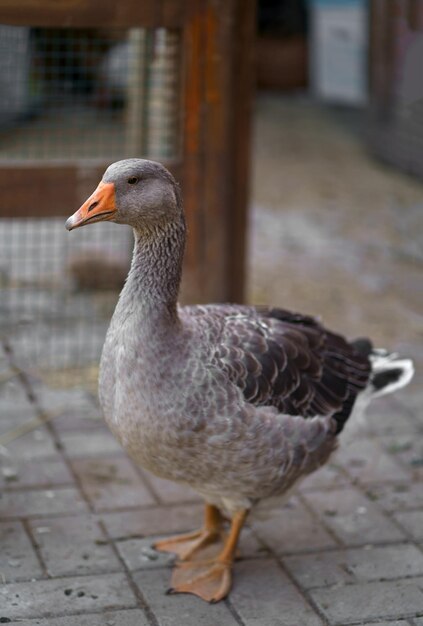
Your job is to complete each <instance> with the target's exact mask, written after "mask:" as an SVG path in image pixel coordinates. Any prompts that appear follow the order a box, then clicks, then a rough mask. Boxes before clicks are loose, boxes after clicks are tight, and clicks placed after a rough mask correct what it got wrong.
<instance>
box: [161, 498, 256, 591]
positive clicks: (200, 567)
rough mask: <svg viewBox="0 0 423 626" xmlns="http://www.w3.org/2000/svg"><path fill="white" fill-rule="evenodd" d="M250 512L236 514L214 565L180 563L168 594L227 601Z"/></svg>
mask: <svg viewBox="0 0 423 626" xmlns="http://www.w3.org/2000/svg"><path fill="white" fill-rule="evenodd" d="M247 514H248V511H245V510H244V511H239V512H238V513H236V514H235V516H234V518H233V520H232V524H231V530H230V533H229V535H228V538H227V540H226V542H225V546H224V548H223V550H222V552H221V553H220V554H219V555H218V556H217V557H216V558H214V559H212V560H210V561H202V562H201V561H187V562H185V563H177V564H176V566H175V568H174V570H173V572H172V580H171V588H170V589H169V592H168V593H193V594H194V595H196V596H198V597H200V598H202V599H203V600H206V601H207V602H219V600H223V598H225V597H226V596H227V595H228V593H229V591H230V588H231V584H232V564H233V561H234V558H235V552H236V546H237V543H238V539H239V535H240V533H241V529H242V527H243V525H244V522H245V519H246V517H247Z"/></svg>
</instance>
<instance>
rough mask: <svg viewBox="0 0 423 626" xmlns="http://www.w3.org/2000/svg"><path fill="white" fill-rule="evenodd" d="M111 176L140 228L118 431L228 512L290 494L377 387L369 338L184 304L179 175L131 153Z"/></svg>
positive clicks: (119, 363)
mask: <svg viewBox="0 0 423 626" xmlns="http://www.w3.org/2000/svg"><path fill="white" fill-rule="evenodd" d="M103 181H104V182H106V183H107V182H112V183H114V186H115V197H116V209H117V210H116V214H115V215H114V218H113V221H115V222H118V223H127V224H130V225H131V226H132V227H133V229H134V235H135V247H134V255H133V260H132V265H131V269H130V272H129V275H128V278H127V281H126V284H125V286H124V289H123V291H122V293H121V296H120V299H119V302H118V304H117V306H116V310H115V313H114V315H113V318H112V321H111V324H110V328H109V331H108V333H107V338H106V341H105V345H104V349H103V354H102V358H101V367H100V385H99V391H100V401H101V405H102V407H103V410H104V415H105V418H106V421H107V423H108V424H109V426H110V428H111V430H112V431H113V433H114V434H115V436H116V437H117V438H118V440H119V441H120V442H121V444H122V445H123V447H124V448H125V449H126V450H127V452H128V453H129V455H130V456H131V457H132V458H133V459H134V460H135V462H137V463H138V464H139V465H141V466H142V467H145V468H146V469H148V470H150V471H151V472H153V473H154V474H156V475H158V476H162V477H164V478H167V479H170V480H174V481H177V482H180V483H184V484H188V485H190V486H191V487H193V488H194V489H195V490H197V491H198V492H199V493H200V494H202V495H203V496H204V498H205V499H206V500H207V502H209V503H212V504H216V505H217V506H219V507H220V508H221V509H223V510H225V511H226V512H228V513H229V514H233V513H234V512H236V511H237V510H240V509H245V508H247V509H249V508H250V507H251V506H252V505H253V504H255V503H257V502H258V501H259V500H262V499H264V498H268V497H271V496H279V495H283V494H284V493H285V492H287V491H288V490H289V489H290V488H291V487H292V485H293V484H294V483H295V481H296V480H298V479H299V478H301V477H303V476H305V475H307V474H308V473H310V472H312V471H314V470H315V469H317V468H318V467H320V466H321V465H322V464H324V463H325V462H326V461H327V460H328V458H329V456H330V455H331V453H332V452H333V450H334V449H335V448H336V445H337V435H338V433H340V432H341V430H342V428H343V425H344V423H345V421H346V420H347V419H348V417H349V415H350V414H351V412H352V409H353V406H354V403H355V401H356V398H357V396H358V395H360V396H363V397H364V395H365V394H366V393H367V394H368V395H369V397H370V395H371V386H372V357H371V347H370V344H368V342H367V344H366V345H369V349H368V350H366V349H363V344H357V345H356V346H355V345H354V344H350V343H348V342H347V341H346V340H345V339H343V338H342V337H340V336H339V335H336V334H334V333H331V332H330V331H328V330H326V329H325V328H324V327H323V326H322V325H321V324H320V323H319V322H318V321H316V320H315V319H313V318H311V317H308V316H302V315H299V314H294V313H290V312H288V311H285V310H282V309H276V308H274V309H272V308H256V307H252V306H240V305H208V306H188V307H178V305H177V296H178V289H179V284H180V279H181V270H182V259H183V253H184V246H185V235H186V228H185V219H184V214H183V208H182V202H181V198H180V193H179V189H178V186H177V185H176V183H175V181H174V179H173V178H172V176H171V175H170V174H169V172H167V170H166V169H165V168H164V167H162V166H161V165H159V164H157V163H153V162H151V161H144V160H141V159H129V160H126V161H120V162H118V163H115V164H113V165H111V166H110V167H109V168H108V169H107V171H106V173H105V175H104V178H103ZM129 181H130V182H129ZM381 358H382V357H381ZM401 363H405V361H402V362H401ZM407 363H409V362H407ZM407 367H408V366H407ZM410 367H411V366H410ZM405 369H407V368H406V367H405V366H404V367H403V370H405ZM401 371H402V370H401ZM407 371H408V374H409V373H410V372H409V370H407ZM402 373H404V372H402ZM408 374H407V375H408ZM392 376H393V375H392ZM392 376H391V377H390V380H391V379H392ZM410 377H411V375H409V376H408V379H407V382H408V380H409V378H410ZM405 378H406V376H405V374H404V376H403V378H402V380H401V384H405V383H404V380H405ZM391 382H392V380H391ZM401 384H400V382H398V385H397V386H401ZM369 390H370V391H369ZM379 391H380V390H379Z"/></svg>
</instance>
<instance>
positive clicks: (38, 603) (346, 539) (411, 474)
mask: <svg viewBox="0 0 423 626" xmlns="http://www.w3.org/2000/svg"><path fill="white" fill-rule="evenodd" d="M410 389H411V391H410V393H407V392H406V391H404V392H402V393H401V394H399V395H398V396H397V397H395V398H394V397H390V398H389V399H387V400H384V399H381V400H379V402H375V403H374V405H373V408H372V411H371V412H370V415H369V419H368V423H367V425H366V427H365V429H362V430H361V431H360V432H359V433H358V434H355V435H354V436H353V437H352V438H351V441H350V442H349V443H348V444H345V446H343V447H342V448H341V450H340V452H339V453H338V455H337V457H336V458H335V459H334V460H333V462H332V463H331V464H330V465H329V466H327V467H325V468H323V469H322V470H320V471H319V472H318V473H316V474H315V475H313V476H311V477H309V478H308V479H307V480H306V481H304V482H303V483H302V484H301V487H300V489H299V491H297V493H296V494H295V495H294V496H293V498H292V499H291V500H290V501H289V502H288V503H287V504H286V505H285V506H284V507H283V508H282V509H280V510H279V511H277V512H276V514H275V515H274V516H273V517H271V518H270V519H265V520H252V521H251V522H250V525H249V528H247V529H245V531H244V533H243V537H242V542H241V558H240V559H239V561H238V562H237V563H236V566H235V582H234V588H233V591H232V593H231V595H230V597H229V599H227V600H226V601H224V602H221V603H219V604H217V605H207V604H206V603H204V602H202V601H201V600H199V599H197V598H195V597H193V596H188V595H184V596H167V595H165V591H166V589H167V587H168V585H169V577H170V563H171V557H170V556H167V555H163V554H161V555H159V554H158V553H155V552H154V551H153V550H152V549H151V543H152V541H153V538H154V537H157V536H162V535H164V534H169V533H175V532H182V531H188V530H190V529H193V528H195V527H196V526H197V525H199V524H200V522H201V511H202V506H201V502H200V501H199V499H198V498H197V496H196V495H195V494H194V493H193V492H191V491H189V490H188V489H185V488H182V487H180V486H177V485H174V484H172V483H168V482H166V481H163V480H161V479H157V478H155V477H154V476H151V475H147V474H146V473H144V472H142V471H140V470H139V469H138V468H137V467H135V466H134V465H133V464H132V462H131V461H130V460H129V459H128V458H127V457H126V456H125V454H124V453H123V451H122V450H121V448H120V447H119V446H118V444H117V443H116V442H115V441H114V439H113V438H112V436H111V435H110V434H109V432H108V431H107V429H106V427H105V425H104V423H103V421H102V420H101V418H100V415H99V409H98V407H97V405H96V402H95V399H94V397H93V396H91V395H90V394H89V393H88V392H84V391H81V390H75V389H69V390H60V389H59V390H57V389H56V390H54V389H48V388H47V387H46V386H45V385H44V384H42V383H41V382H39V381H37V380H35V379H31V378H30V377H29V376H28V375H27V374H25V373H24V372H21V373H20V372H19V371H16V370H13V369H11V368H10V366H9V360H8V358H7V355H6V354H4V353H3V354H1V355H0V411H1V420H0V427H1V431H0V435H1V439H0V441H1V447H0V463H1V466H0V479H1V482H2V483H3V484H2V486H3V494H2V497H1V499H0V520H1V521H0V543H1V548H0V578H1V584H0V624H1V623H19V624H20V625H21V626H35V625H37V626H56V625H59V626H144V625H145V626H147V625H150V626H153V625H154V626H236V625H237V626H240V625H245V626H276V625H277V626H318V625H322V624H329V625H334V626H335V625H337V626H341V625H344V626H346V625H350V624H351V625H352V624H377V625H378V626H386V625H387V624H391V626H393V625H394V624H395V625H401V626H407V625H408V626H411V625H413V626H423V550H422V548H423V488H422V483H421V478H422V473H423V451H422V447H421V446H422V443H421V432H422V429H423V422H422V412H421V409H420V405H421V403H422V400H423V397H422V395H421V393H420V394H419V393H418V392H417V391H416V387H414V392H413V388H410ZM40 417H44V420H45V423H44V424H43V425H39V426H38V427H36V428H34V426H35V425H36V424H37V422H36V421H35V422H34V420H37V418H40ZM31 420H32V421H31ZM419 434H420V440H419ZM419 481H420V482H419Z"/></svg>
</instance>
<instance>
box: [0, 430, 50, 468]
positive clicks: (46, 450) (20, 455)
mask: <svg viewBox="0 0 423 626" xmlns="http://www.w3.org/2000/svg"><path fill="white" fill-rule="evenodd" d="M6 448H7V450H8V452H9V454H10V457H11V458H13V459H19V460H22V461H35V460H38V459H45V458H51V459H56V460H57V459H60V455H59V451H58V450H57V448H56V445H55V443H54V441H53V439H52V437H51V435H50V433H49V432H48V430H47V428H46V427H45V426H40V427H38V428H35V429H34V430H32V431H31V432H29V433H26V434H24V435H21V436H20V437H17V438H16V439H14V440H13V441H11V442H10V443H8V444H7V445H6Z"/></svg>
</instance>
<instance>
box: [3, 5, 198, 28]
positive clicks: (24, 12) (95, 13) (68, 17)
mask: <svg viewBox="0 0 423 626" xmlns="http://www.w3.org/2000/svg"><path fill="white" fill-rule="evenodd" d="M162 4H163V1H162V0H154V1H153V2H147V1H140V0H125V1H116V0H20V1H19V2H16V0H0V23H1V24H12V25H15V26H39V27H42V26H44V27H55V28H61V27H66V28H69V27H73V28H134V27H137V26H142V27H144V28H157V27H159V26H161V27H165V28H177V27H181V26H182V25H183V22H184V19H185V4H186V3H185V2H184V0H172V10H170V8H169V0H165V1H164V5H165V7H166V10H163V6H162Z"/></svg>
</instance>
